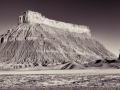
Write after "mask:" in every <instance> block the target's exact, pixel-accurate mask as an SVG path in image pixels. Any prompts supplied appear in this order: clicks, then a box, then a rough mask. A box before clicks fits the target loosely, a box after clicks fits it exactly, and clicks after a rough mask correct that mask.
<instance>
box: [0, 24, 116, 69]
mask: <svg viewBox="0 0 120 90" xmlns="http://www.w3.org/2000/svg"><path fill="white" fill-rule="evenodd" d="M0 39H1V42H0V62H1V65H0V68H3V69H8V68H10V69H18V68H27V67H34V66H41V67H48V66H55V65H58V67H57V69H79V68H81V67H82V68H83V66H82V65H84V64H86V63H89V62H95V60H98V59H106V58H107V59H113V58H116V56H115V55H113V54H112V53H111V52H109V51H108V50H107V49H105V47H104V46H103V45H102V44H100V43H99V42H98V41H96V40H95V39H94V38H93V37H92V36H91V35H89V34H87V33H76V32H69V31H66V30H65V29H60V28H55V27H50V26H48V25H45V24H37V23H34V24H29V23H22V24H19V25H17V26H16V27H15V28H13V29H11V30H8V32H7V33H6V34H3V35H1V36H0ZM60 65H61V66H60ZM62 65H63V66H62ZM59 67H60V68H59Z"/></svg>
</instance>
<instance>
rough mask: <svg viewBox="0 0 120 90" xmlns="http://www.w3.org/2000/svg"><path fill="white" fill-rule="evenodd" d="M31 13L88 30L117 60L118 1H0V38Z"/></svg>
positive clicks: (119, 12) (119, 38) (119, 39)
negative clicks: (82, 26) (87, 28)
mask: <svg viewBox="0 0 120 90" xmlns="http://www.w3.org/2000/svg"><path fill="white" fill-rule="evenodd" d="M26 10H32V11H36V12H39V13H41V14H42V15H44V16H45V17H47V18H49V19H53V20H57V21H62V22H67V23H73V24H78V25H85V26H88V27H89V28H90V30H91V34H92V36H93V37H94V38H95V39H96V40H98V41H99V42H100V43H101V44H103V45H104V46H105V47H106V48H107V49H108V50H109V51H111V52H112V53H114V54H115V55H116V56H118V55H119V49H120V1H119V0H1V1H0V34H2V33H4V32H6V31H7V30H9V29H11V28H13V27H14V26H16V25H17V23H18V16H19V15H21V12H23V11H26Z"/></svg>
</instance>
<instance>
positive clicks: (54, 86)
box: [0, 74, 120, 90]
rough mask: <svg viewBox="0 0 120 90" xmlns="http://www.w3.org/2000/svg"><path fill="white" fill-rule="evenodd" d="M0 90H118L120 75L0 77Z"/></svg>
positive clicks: (119, 88)
mask: <svg viewBox="0 0 120 90" xmlns="http://www.w3.org/2000/svg"><path fill="white" fill-rule="evenodd" d="M0 90H120V75H119V74H114V75H113V74H98V75H85V74H64V75H63V74H62V75H60V74H59V75H56V74H49V75H46V74H43V75H42V74H41V75H38V74H37V75H31V74H29V75H0Z"/></svg>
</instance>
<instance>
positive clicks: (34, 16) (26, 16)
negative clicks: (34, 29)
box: [19, 10, 90, 34]
mask: <svg viewBox="0 0 120 90" xmlns="http://www.w3.org/2000/svg"><path fill="white" fill-rule="evenodd" d="M21 23H31V24H33V23H38V24H45V25H48V26H50V27H55V28H60V29H64V30H67V31H69V32H77V33H83V32H84V33H87V34H90V30H89V28H88V27H87V26H84V25H76V24H71V23H65V22H60V21H55V20H51V19H48V18H45V16H42V15H41V14H40V13H38V12H33V11H30V10H28V11H26V12H23V13H22V15H21V16H19V24H21Z"/></svg>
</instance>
